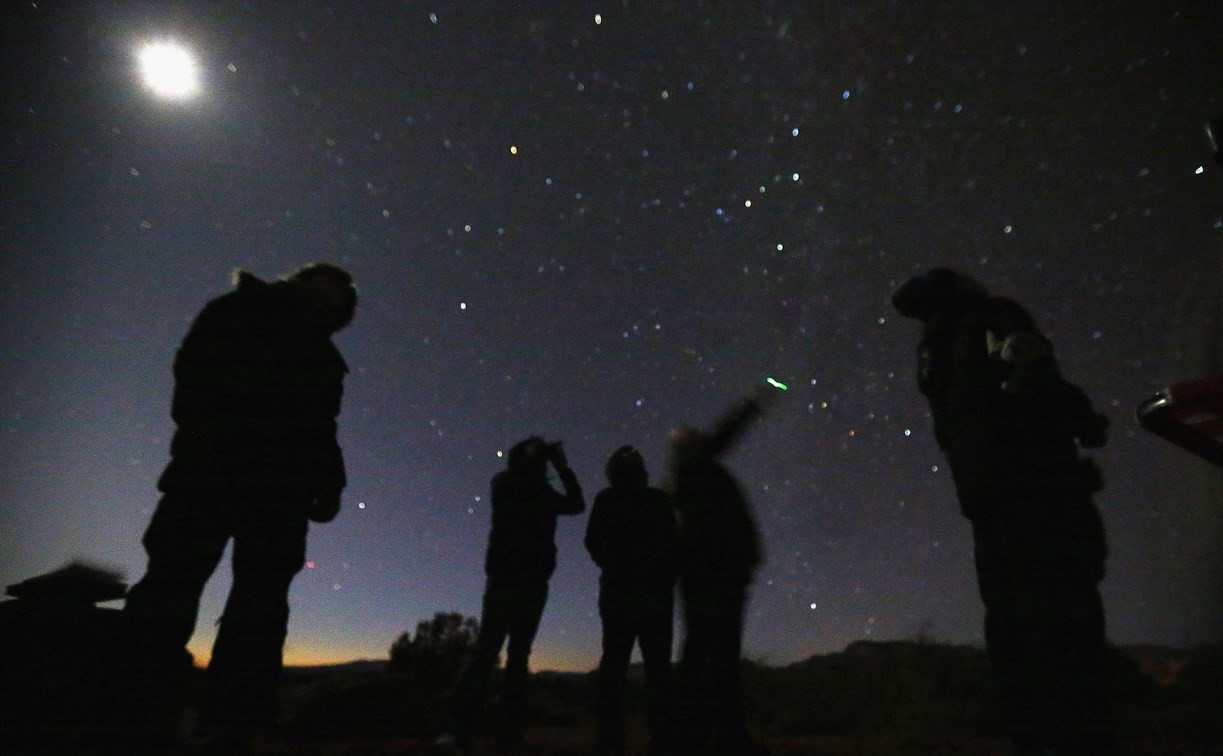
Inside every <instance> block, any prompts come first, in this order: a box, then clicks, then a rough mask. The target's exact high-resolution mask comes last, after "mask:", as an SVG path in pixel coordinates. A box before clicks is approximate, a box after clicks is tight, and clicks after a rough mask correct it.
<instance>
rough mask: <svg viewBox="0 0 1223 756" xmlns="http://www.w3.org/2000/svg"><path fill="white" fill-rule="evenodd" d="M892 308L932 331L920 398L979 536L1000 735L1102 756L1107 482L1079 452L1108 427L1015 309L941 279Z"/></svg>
mask: <svg viewBox="0 0 1223 756" xmlns="http://www.w3.org/2000/svg"><path fill="white" fill-rule="evenodd" d="M892 303H893V305H894V306H895V308H896V310H897V311H898V312H899V313H900V314H901V315H904V316H906V317H909V318H914V319H916V320H918V321H920V322H921V323H922V335H921V340H920V342H919V344H918V370H917V381H918V386H919V388H920V390H921V392H922V393H923V394H924V395H925V396H926V398H927V400H928V401H929V404H930V409H931V415H932V417H933V421H934V435H935V438H936V440H937V441H938V444H939V446H940V447H941V448H942V450H943V452H944V453H945V454H946V457H947V460H948V463H949V466H950V467H951V474H952V479H953V481H954V484H955V488H956V493H957V497H958V498H959V503H960V508H961V511H962V512H963V514H964V516H965V517H967V518H968V520H969V521H970V522H971V523H972V528H973V540H974V547H975V558H976V568H977V578H978V584H979V588H980V592H981V598H982V600H983V603H984V604H985V641H986V647H987V651H988V654H989V658H990V662H991V667H992V670H993V674H994V677H995V679H996V681H997V683H998V688H999V694H1000V699H1001V700H1000V704H1001V708H1002V715H1003V720H1004V721H1003V725H1004V727H1005V728H1006V729H1007V732H1008V735H1009V736H1010V737H1011V739H1012V740H1013V741H1014V742H1015V743H1016V745H1017V746H1019V747H1021V748H1033V749H1037V750H1050V751H1052V752H1057V753H1061V752H1073V753H1078V752H1083V753H1096V752H1099V750H1100V749H1102V748H1105V747H1107V746H1108V743H1109V742H1110V738H1111V735H1110V723H1109V717H1108V713H1107V706H1106V703H1105V690H1104V686H1105V681H1104V665H1105V661H1106V654H1107V645H1106V640H1105V633H1104V610H1103V607H1102V605H1101V600H1100V592H1099V587H1098V586H1099V583H1100V581H1101V580H1102V579H1103V577H1104V560H1105V557H1106V555H1107V549H1106V544H1105V537H1104V526H1103V523H1102V521H1101V518H1100V514H1099V512H1098V511H1097V510H1096V507H1095V504H1094V502H1093V500H1092V494H1093V493H1094V492H1095V491H1097V490H1099V489H1100V488H1101V487H1102V485H1103V480H1102V478H1101V476H1100V474H1099V471H1098V469H1097V468H1096V466H1095V464H1094V463H1093V462H1092V461H1091V460H1090V459H1087V458H1084V457H1082V456H1081V455H1080V451H1079V449H1080V447H1084V448H1094V447H1099V446H1102V445H1103V444H1104V441H1105V431H1106V427H1107V420H1106V418H1104V416H1102V415H1100V414H1098V413H1097V412H1096V411H1095V410H1094V409H1093V407H1092V405H1091V402H1090V400H1089V399H1088V398H1087V397H1086V395H1085V394H1084V393H1083V392H1082V391H1081V390H1080V389H1079V388H1078V387H1076V386H1074V385H1072V384H1070V383H1068V382H1067V381H1065V380H1064V379H1063V378H1062V376H1061V373H1060V370H1059V368H1058V365H1057V361H1056V359H1055V357H1054V354H1053V348H1052V345H1051V344H1050V342H1049V340H1048V339H1046V338H1045V337H1044V336H1043V335H1042V334H1041V333H1040V331H1039V330H1038V329H1037V326H1036V323H1035V321H1034V320H1033V319H1032V316H1031V315H1030V314H1029V313H1028V312H1027V311H1026V310H1024V308H1023V307H1021V306H1020V305H1019V304H1018V303H1016V302H1014V301H1013V300H1010V299H1007V298H1004V297H998V296H992V295H990V294H989V292H988V291H986V289H985V288H984V287H983V286H981V285H980V284H979V283H977V282H976V281H974V280H972V279H971V278H969V277H968V276H965V275H963V274H960V273H957V272H954V271H951V270H948V269H946V268H935V269H932V270H930V271H929V272H927V273H925V274H923V275H920V276H917V277H915V278H913V279H912V280H910V281H908V282H906V283H905V284H903V285H902V286H901V287H900V288H899V289H897V290H896V292H895V293H894V294H893V297H892Z"/></svg>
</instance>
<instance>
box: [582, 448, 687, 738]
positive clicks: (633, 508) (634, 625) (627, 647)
mask: <svg viewBox="0 0 1223 756" xmlns="http://www.w3.org/2000/svg"><path fill="white" fill-rule="evenodd" d="M606 474H607V482H608V483H610V484H611V485H610V486H608V487H607V488H604V489H603V490H602V491H600V492H599V494H598V495H597V496H596V497H595V501H594V506H593V507H591V510H590V520H589V522H588V523H587V526H586V539H585V543H586V550H587V551H589V552H590V557H591V559H593V560H594V562H595V564H596V565H598V567H599V569H600V570H601V575H600V577H599V617H600V619H601V620H602V623H603V656H602V659H601V660H600V662H599V673H598V679H599V744H600V746H601V747H602V748H604V749H606V750H609V751H611V752H614V753H623V752H624V750H625V738H624V701H623V699H624V685H625V677H626V674H627V672H628V665H629V659H630V657H631V655H632V652H633V645H634V644H638V643H639V644H640V646H641V658H642V662H643V665H644V667H645V678H646V702H647V706H646V714H647V717H648V720H649V727H650V740H651V743H652V744H653V745H654V746H655V747H666V746H668V745H669V741H670V735H671V732H670V722H669V713H668V707H669V702H670V698H671V643H672V636H673V625H672V623H673V618H674V606H675V580H676V577H677V575H678V566H679V534H678V532H677V530H676V523H675V509H674V507H673V506H672V504H671V497H669V496H668V495H667V494H665V493H663V492H662V491H661V490H659V489H657V488H652V487H650V485H649V474H648V472H647V471H646V467H645V461H644V460H643V459H642V457H641V453H640V452H638V451H637V450H636V449H634V448H633V447H631V446H622V447H620V448H619V449H617V450H616V451H615V452H614V453H613V454H612V455H611V458H610V459H608V460H607V468H606Z"/></svg>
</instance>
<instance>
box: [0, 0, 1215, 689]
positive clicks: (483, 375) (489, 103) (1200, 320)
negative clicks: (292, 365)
mask: <svg viewBox="0 0 1223 756" xmlns="http://www.w3.org/2000/svg"><path fill="white" fill-rule="evenodd" d="M4 14H5V18H4V19H3V22H4V23H3V31H2V32H0V35H3V47H2V50H3V53H2V54H3V60H2V65H0V71H2V73H0V77H2V79H0V86H2V89H3V94H2V95H0V96H2V97H3V107H4V110H3V119H4V120H3V158H2V161H3V162H2V166H0V167H2V171H3V173H2V174H0V181H2V184H0V186H2V187H3V190H2V194H0V208H2V210H0V212H2V215H0V223H2V226H0V230H2V233H0V255H2V256H0V322H2V323H3V326H2V327H0V376H3V377H2V378H0V424H2V425H0V543H3V547H2V552H0V584H3V585H7V584H10V583H14V582H18V581H20V580H22V579H24V578H27V577H31V576H33V575H36V574H40V573H42V572H46V571H49V570H51V569H54V568H56V567H59V566H60V565H62V564H63V563H65V562H66V561H68V560H69V559H72V558H81V559H85V560H89V561H92V562H95V563H98V564H101V565H104V566H108V567H112V568H115V569H118V570H120V571H122V572H123V573H124V574H125V575H126V577H127V579H128V580H129V581H133V582H134V581H135V580H136V579H138V578H139V577H140V575H141V574H142V572H143V567H144V554H143V551H142V549H141V546H140V536H141V534H142V533H143V531H144V528H145V527H146V525H147V524H148V520H149V517H150V515H151V513H152V511H153V507H154V506H155V505H156V503H157V498H158V492H157V490H156V487H155V482H156V479H157V477H158V475H159V474H160V472H161V469H162V467H163V465H164V464H165V462H166V461H167V456H168V447H169V440H170V436H171V434H172V431H173V426H172V424H171V421H170V417H169V404H170V397H171V391H172V381H171V374H170V366H171V361H172V359H173V355H174V351H175V349H176V348H177V346H178V343H179V341H180V339H181V338H182V336H183V334H184V333H185V332H186V330H187V328H188V326H189V325H190V323H191V320H192V319H193V318H194V317H195V315H196V314H197V313H198V311H199V310H200V308H201V307H202V306H203V305H204V303H205V302H206V301H207V300H209V299H210V298H212V297H215V296H218V295H220V294H221V293H223V292H225V291H226V290H228V287H229V278H230V274H231V272H232V271H233V270H234V269H235V268H244V269H247V270H250V271H251V272H253V273H255V274H256V275H259V276H261V277H265V278H275V277H277V276H279V275H281V274H283V273H285V272H287V271H290V270H292V269H293V268H295V267H297V266H299V265H301V264H303V263H306V262H309V261H313V260H327V261H331V262H335V263H337V264H340V265H342V266H344V267H346V268H347V269H348V270H350V271H351V272H352V273H353V275H354V277H355V279H356V281H357V284H358V287H359V289H360V296H361V303H360V307H359V310H358V313H357V316H356V318H355V320H354V321H353V324H352V325H351V326H350V327H349V328H348V329H347V330H345V331H343V332H341V333H340V334H338V335H337V337H336V343H337V344H338V345H339V347H340V349H341V350H342V351H343V353H344V354H345V357H346V359H347V360H348V362H349V365H350V367H351V370H352V372H351V375H350V376H349V377H348V379H347V382H346V393H345V400H344V409H343V413H342V415H341V417H340V441H341V444H342V446H343V447H344V450H345V455H346V458H347V463H348V475H349V487H348V489H347V490H346V491H345V496H344V509H343V511H342V513H341V514H340V516H339V517H338V518H337V519H336V521H335V522H333V523H332V524H329V525H325V526H312V531H311V534H310V543H309V558H310V560H311V565H312V566H311V567H309V568H307V569H305V570H303V571H302V573H301V574H300V575H299V576H298V578H297V579H296V581H295V583H294V586H293V590H292V594H291V596H290V603H291V606H292V612H293V614H292V619H291V624H290V632H289V640H288V645H287V649H286V659H287V661H288V662H290V663H305V662H317V661H342V660H348V659H353V658H361V657H364V658H384V657H385V656H386V653H387V650H388V648H389V646H390V644H391V643H392V641H394V639H395V638H396V637H397V636H398V635H399V634H400V633H401V632H403V631H405V630H409V629H412V628H414V627H415V625H416V623H417V622H418V621H420V620H422V619H426V618H429V617H431V616H432V615H433V614H434V613H435V612H438V611H450V610H454V611H459V612H462V613H464V614H468V615H476V614H478V612H479V607H480V597H481V592H482V590H483V582H484V576H483V573H482V563H483V555H484V548H485V545H486V541H487V536H488V526H489V502H488V483H489V479H490V478H491V477H492V475H493V474H495V473H496V472H497V471H498V470H500V469H502V468H503V466H504V460H503V459H500V458H499V456H498V455H499V452H502V451H505V450H507V449H508V448H509V446H510V445H512V444H513V443H514V442H515V441H518V440H520V439H522V438H524V437H526V436H528V435H531V434H543V435H545V436H547V437H549V438H560V439H563V440H564V441H565V446H566V450H567V452H568V455H569V458H570V462H571V463H572V465H573V467H574V470H575V471H576V473H577V475H578V477H579V479H580V481H581V483H582V485H583V487H584V489H585V492H586V496H587V500H588V502H589V501H593V498H594V495H595V493H597V492H598V490H599V489H600V488H602V487H603V485H604V480H603V476H602V470H603V465H604V462H605V461H606V459H607V457H608V455H610V453H611V452H612V451H613V450H614V449H615V448H616V447H617V446H619V445H621V444H625V443H629V444H634V445H636V446H638V447H639V448H640V449H641V450H642V451H643V453H644V455H645V458H646V462H647V465H648V466H649V467H650V470H651V473H652V475H653V479H654V481H655V482H657V483H662V482H664V478H665V473H666V468H667V460H666V456H665V454H666V436H667V432H668V430H669V429H670V428H671V427H673V426H675V425H678V424H693V425H707V424H709V423H711V422H712V421H713V420H714V419H715V418H716V417H717V416H718V414H719V413H720V412H722V411H723V410H724V409H725V408H727V407H728V406H729V405H730V404H731V403H732V402H734V400H736V399H737V398H738V397H740V396H742V395H743V394H744V393H745V392H746V391H748V390H750V389H751V388H752V387H753V386H755V385H758V384H759V383H761V382H763V381H764V379H765V378H766V377H767V376H776V377H777V378H779V379H781V380H784V381H786V382H787V383H789V384H790V385H791V390H790V391H789V392H788V394H786V395H785V396H784V397H783V398H782V400H781V401H780V402H778V403H777V404H776V405H775V406H774V407H773V408H772V410H771V411H770V412H769V414H768V415H767V416H766V417H765V418H763V419H762V420H761V421H760V422H759V424H758V425H757V427H755V428H753V429H752V430H751V432H750V433H749V434H748V435H747V436H746V437H745V439H744V440H743V442H742V443H741V444H740V445H739V446H738V447H737V448H736V449H735V450H734V452H733V453H732V454H731V455H730V457H729V458H728V464H729V466H730V467H731V468H732V470H733V471H734V472H735V473H736V475H737V476H738V477H739V478H740V479H741V480H742V482H743V483H744V485H745V487H746V489H747V491H748V492H749V495H750V498H751V500H752V503H753V506H754V508H755V512H756V515H757V518H758V520H759V523H760V527H761V531H762V533H763V537H764V542H765V548H766V555H767V560H768V561H767V564H766V565H765V566H764V567H763V568H762V569H761V570H760V572H759V574H758V576H757V580H756V583H755V586H754V589H753V593H752V599H751V603H750V607H749V619H748V627H747V640H746V648H745V653H746V655H748V656H749V657H751V658H755V659H759V660H764V661H767V662H770V663H787V662H791V661H796V660H798V659H801V658H805V657H806V656H808V655H810V654H813V653H828V652H833V651H838V650H840V649H842V648H843V647H844V646H845V645H847V644H848V643H850V642H852V641H854V640H857V639H862V638H870V639H901V638H914V637H917V636H922V637H930V638H933V639H936V640H940V641H945V642H954V643H971V644H981V643H982V642H983V641H982V633H981V622H982V610H981V606H980V601H979V599H978V596H977V592H976V582H975V577H974V573H973V567H972V548H971V539H970V530H969V525H968V523H967V521H965V520H964V519H963V518H962V517H961V516H960V514H959V510H958V506H957V504H956V501H955V498H954V494H953V491H952V488H951V483H950V478H949V475H948V471H947V468H946V465H945V463H944V460H943V458H942V455H941V453H940V452H939V450H938V449H937V447H936V446H935V443H934V440H933V437H932V434H931V427H930V418H929V414H928V412H927V409H926V405H925V402H924V400H923V399H922V397H921V396H920V395H919V394H918V392H917V390H916V386H915V381H914V377H913V369H914V366H915V356H914V353H915V345H916V340H917V337H918V325H917V324H916V323H914V322H913V321H907V320H904V319H902V318H899V317H898V316H896V315H895V313H893V312H892V310H891V307H890V304H889V295H890V293H891V291H892V289H893V288H894V287H895V286H896V285H897V284H899V283H900V282H901V281H903V280H905V279H907V278H908V277H909V276H911V275H913V274H914V273H916V272H918V271H920V270H923V269H925V268H927V267H931V266H934V265H945V266H951V267H955V268H958V269H961V270H963V271H965V272H968V273H969V274H971V275H973V276H975V277H977V278H979V279H980V280H981V281H982V282H983V283H985V284H986V285H987V286H989V287H990V288H991V289H992V290H993V291H995V292H996V293H1000V294H1006V295H1010V296H1014V297H1015V298H1017V299H1018V300H1020V301H1021V302H1023V303H1024V304H1025V305H1026V306H1027V307H1028V308H1029V309H1030V310H1031V311H1032V313H1033V315H1034V316H1035V317H1036V318H1037V321H1038V322H1039V323H1040V325H1041V327H1042V328H1043V329H1044V331H1045V332H1046V333H1047V335H1049V337H1050V338H1051V339H1052V340H1053V341H1054V343H1055V345H1056V347H1057V350H1058V355H1059V358H1060V360H1061V363H1062V367H1063V370H1064V372H1065V374H1066V375H1067V377H1068V378H1069V379H1070V380H1072V381H1074V382H1076V383H1078V384H1080V385H1081V386H1082V387H1083V388H1084V390H1086V391H1087V393H1088V394H1089V395H1090V396H1091V397H1092V398H1093V400H1094V401H1095V402H1096V404H1097V406H1098V408H1099V409H1101V410H1102V411H1105V412H1107V413H1108V414H1109V415H1110V417H1111V419H1112V421H1113V427H1112V434H1111V441H1110V444H1109V445H1108V446H1107V447H1106V448H1105V449H1104V450H1102V451H1100V452H1098V453H1097V454H1096V455H1095V456H1096V458H1097V459H1098V461H1099V462H1100V464H1101V466H1102V467H1103V469H1104V471H1105V474H1106V476H1107V478H1108V482H1109V485H1108V487H1107V488H1106V490H1105V491H1103V492H1102V493H1101V494H1100V495H1099V496H1098V499H1097V501H1098V503H1099V505H1100V507H1101V510H1102V512H1103V514H1104V519H1105V522H1106V525H1107V528H1108V532H1109V537H1110V546H1111V556H1110V559H1109V562H1108V571H1109V574H1108V577H1107V578H1106V580H1105V582H1104V584H1103V592H1104V596H1105V603H1106V610H1107V616H1108V626H1109V635H1110V638H1111V639H1112V640H1114V641H1115V642H1118V643H1138V642H1155V643H1163V644H1174V645H1189V644H1196V643H1203V642H1207V641H1215V640H1219V639H1221V638H1223V476H1221V475H1220V474H1219V472H1218V471H1217V469H1215V468H1210V467H1209V466H1208V465H1207V464H1206V463H1204V462H1200V461H1198V460H1196V459H1194V458H1192V457H1190V456H1189V455H1187V454H1184V453H1181V452H1180V451H1178V450H1177V449H1175V448H1174V447H1171V446H1170V445H1168V444H1166V443H1165V442H1163V441H1162V440H1160V439H1158V438H1156V437H1154V436H1151V435H1150V434H1148V433H1146V432H1145V431H1143V430H1141V429H1140V428H1139V427H1138V425H1137V423H1136V422H1135V420H1134V418H1133V410H1134V407H1135V406H1136V405H1137V404H1138V403H1139V402H1140V401H1142V400H1143V399H1145V398H1146V397H1148V396H1149V395H1151V394H1152V393H1154V392H1155V391H1157V390H1159V389H1160V388H1162V387H1164V386H1166V385H1168V384H1169V383H1172V382H1176V381H1179V380H1185V379H1189V378H1194V377H1198V376H1200V375H1204V374H1206V373H1207V372H1210V371H1219V370H1223V349H1221V347H1220V341H1219V333H1220V331H1221V330H1223V317H1221V316H1223V179H1221V178H1220V175H1221V173H1223V171H1221V169H1220V168H1219V167H1218V166H1217V165H1216V164H1215V163H1213V162H1212V161H1211V154H1210V150H1209V148H1208V147H1207V145H1206V142H1205V138H1204V136H1203V125H1204V124H1205V123H1206V121H1207V120H1208V119H1209V118H1210V117H1212V116H1215V117H1217V116H1218V115H1219V114H1223V21H1221V20H1220V17H1221V16H1223V14H1220V13H1219V12H1218V6H1217V4H1216V3H1213V2H1200V3H1192V2H1173V1H1172V0H1154V1H1153V2H1103V1H1099V2H1087V1H1079V0H1075V1H1072V2H1058V3H1054V2H1030V1H1024V2H1020V0H990V1H989V2H963V3H960V2H945V1H935V2H925V1H923V2H898V1H897V0H868V1H865V2H856V1H853V0H845V1H843V2H815V1H814V0H812V1H811V2H800V1H797V0H796V1H795V2H782V1H780V0H776V1H773V2H769V1H767V0H764V1H762V2H729V1H728V2H722V1H718V2H712V1H706V2H696V1H695V0H693V1H692V2H662V1H658V2H637V1H633V2H629V1H628V0H624V1H623V2H622V1H621V0H605V1H603V2H586V1H584V0H582V1H578V2H549V3H542V2H541V3H523V2H507V1H504V0H489V1H487V2H477V1H474V0H461V1H460V0H438V1H437V2H415V1H412V2H389V1H387V2H373V1H370V2H360V1H354V2H348V1H341V0H335V2H331V3H323V2H312V1H311V2H266V3H256V2H248V3H242V2H203V1H201V2H156V3H153V2H150V3H135V2H125V1H119V0H115V1H102V0H98V1H97V2H83V1H81V2H52V1H48V2H37V3H31V2H25V3H23V4H18V3H12V4H8V5H6V10H5V11H4ZM166 39H173V40H175V41H177V42H178V43H180V44H182V45H184V46H185V47H187V48H188V49H189V50H190V51H191V53H192V54H193V55H194V56H196V59H197V62H198V65H199V68H200V81H201V88H200V91H199V92H198V93H197V94H195V95H194V96H192V97H189V98H186V99H178V100H174V99H167V98H165V97H161V96H158V95H157V94H155V93H153V92H152V91H150V90H149V88H148V87H147V86H146V85H145V83H144V82H143V81H142V80H141V77H140V75H139V72H138V69H137V57H136V56H137V51H138V50H139V49H140V48H141V46H142V45H143V44H145V43H148V42H151V41H159V40H166ZM585 525H586V516H585V515H582V516H578V517H571V518H565V519H562V522H561V525H560V527H559V529H558V535H557V542H558V548H559V558H558V561H559V567H558V569H557V572H556V575H555V576H554V578H553V580H552V591H551V599H550V601H549V603H548V607H547V610H546V612H545V615H544V620H543V625H542V627H541V630H540V633H539V636H538V639H537V641H536V647H535V648H536V650H535V655H534V656H533V660H532V666H533V667H534V668H535V669H547V668H559V669H581V670H585V669H590V668H592V667H593V666H594V665H595V664H596V663H597V658H598V653H599V620H598V613H597V608H596V593H597V572H596V569H595V568H594V566H593V564H592V563H591V562H590V559H589V557H588V556H587V554H586V552H585V550H584V548H583V547H582V545H581V539H582V535H583V532H584V529H585ZM223 564H224V565H227V562H226V563H223ZM228 584H229V580H228V567H227V566H223V567H222V568H220V569H218V572H217V575H216V577H215V578H214V580H213V582H212V583H211V584H210V587H209V590H208V592H207V593H206V598H205V603H204V606H203V608H202V610H201V613H200V622H199V626H198V628H197V634H196V637H195V640H194V641H193V643H192V650H193V651H194V652H195V653H196V654H197V656H199V657H201V658H205V657H206V656H207V654H208V648H209V646H210V644H211V640H212V637H213V634H214V631H215V628H214V627H213V624H214V622H215V620H216V619H217V617H218V616H219V614H220V611H221V602H222V600H223V597H224V595H225V592H226V591H227V590H228Z"/></svg>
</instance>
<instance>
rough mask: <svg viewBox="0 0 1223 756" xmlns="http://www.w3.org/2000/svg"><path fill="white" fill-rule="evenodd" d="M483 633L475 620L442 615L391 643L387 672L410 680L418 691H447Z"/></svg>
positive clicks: (454, 614)
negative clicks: (413, 632)
mask: <svg viewBox="0 0 1223 756" xmlns="http://www.w3.org/2000/svg"><path fill="white" fill-rule="evenodd" d="M479 634H480V621H479V620H478V619H476V618H475V617H464V616H463V615H461V614H459V613H458V612H438V613H437V614H435V615H433V619H431V620H424V621H422V622H420V623H419V624H418V625H417V626H416V634H415V635H412V634H410V633H404V634H403V635H401V636H399V638H397V639H396V640H395V642H394V643H393V644H391V660H390V663H389V664H388V665H387V672H389V673H390V674H394V675H401V676H404V677H406V678H408V679H409V680H410V681H411V683H412V685H413V687H415V688H416V689H417V690H420V691H425V692H429V693H440V692H443V691H445V690H446V689H447V688H448V687H449V686H450V685H451V684H452V683H453V682H454V681H455V679H456V677H457V676H458V673H459V670H460V669H462V667H463V662H464V660H465V659H466V658H467V656H468V654H469V653H470V652H471V650H472V649H473V648H475V645H476V637H477V636H478V635H479Z"/></svg>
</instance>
